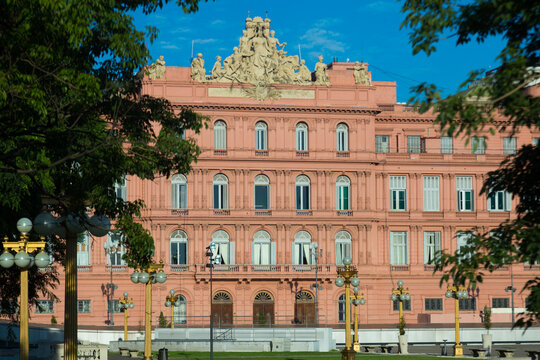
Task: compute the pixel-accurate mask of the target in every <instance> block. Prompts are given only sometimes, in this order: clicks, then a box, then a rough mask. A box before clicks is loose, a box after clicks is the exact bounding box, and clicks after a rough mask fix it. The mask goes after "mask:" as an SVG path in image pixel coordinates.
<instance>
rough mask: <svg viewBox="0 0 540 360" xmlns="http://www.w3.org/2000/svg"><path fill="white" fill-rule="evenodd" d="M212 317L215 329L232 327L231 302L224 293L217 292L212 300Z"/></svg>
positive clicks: (229, 297)
mask: <svg viewBox="0 0 540 360" xmlns="http://www.w3.org/2000/svg"><path fill="white" fill-rule="evenodd" d="M212 315H213V317H214V326H215V327H232V324H233V301H232V298H231V295H229V293H228V292H226V291H218V292H217V293H216V294H215V295H214V298H213V299H212Z"/></svg>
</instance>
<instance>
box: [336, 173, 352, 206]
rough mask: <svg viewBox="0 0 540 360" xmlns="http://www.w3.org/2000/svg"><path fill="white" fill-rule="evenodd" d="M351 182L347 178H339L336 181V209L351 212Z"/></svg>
mask: <svg viewBox="0 0 540 360" xmlns="http://www.w3.org/2000/svg"><path fill="white" fill-rule="evenodd" d="M350 193H351V180H350V179H349V178H348V177H346V176H343V175H342V176H338V178H337V180H336V209H337V210H350V208H351V206H350V205H351V204H350Z"/></svg>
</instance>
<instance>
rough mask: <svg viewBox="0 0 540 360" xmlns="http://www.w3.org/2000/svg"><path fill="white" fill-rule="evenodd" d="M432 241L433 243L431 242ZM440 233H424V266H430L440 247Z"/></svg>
mask: <svg viewBox="0 0 540 360" xmlns="http://www.w3.org/2000/svg"><path fill="white" fill-rule="evenodd" d="M431 240H433V241H431ZM441 245H442V244H441V232H440V231H424V265H431V264H432V263H433V260H435V259H436V257H437V255H436V254H437V251H440V250H441V249H442V247H441Z"/></svg>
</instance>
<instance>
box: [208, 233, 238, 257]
mask: <svg viewBox="0 0 540 360" xmlns="http://www.w3.org/2000/svg"><path fill="white" fill-rule="evenodd" d="M212 242H213V243H214V244H215V245H216V248H215V250H214V258H216V264H224V265H230V264H234V242H231V241H229V234H227V232H226V231H224V230H217V231H216V232H214V234H212Z"/></svg>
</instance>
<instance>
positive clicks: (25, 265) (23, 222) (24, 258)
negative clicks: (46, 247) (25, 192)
mask: <svg viewBox="0 0 540 360" xmlns="http://www.w3.org/2000/svg"><path fill="white" fill-rule="evenodd" d="M17 230H19V232H20V233H21V234H22V236H23V237H24V238H26V235H27V234H28V233H29V232H30V231H31V230H32V221H31V220H30V219H28V218H22V219H19V221H17ZM4 241H5V242H7V238H5V239H4ZM4 248H5V250H4V253H3V254H2V255H0V266H2V267H3V268H5V269H7V268H10V267H12V266H13V265H17V266H18V267H20V268H21V269H29V268H31V267H33V266H34V265H35V266H37V267H38V268H44V267H47V265H49V261H50V259H49V254H47V253H46V252H45V251H43V250H41V251H40V252H39V253H38V254H37V255H36V256H34V255H33V254H32V253H27V252H26V251H25V250H24V249H21V250H19V251H18V252H17V253H16V254H15V255H13V254H12V253H11V251H9V249H8V248H7V247H5V246H4Z"/></svg>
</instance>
